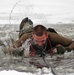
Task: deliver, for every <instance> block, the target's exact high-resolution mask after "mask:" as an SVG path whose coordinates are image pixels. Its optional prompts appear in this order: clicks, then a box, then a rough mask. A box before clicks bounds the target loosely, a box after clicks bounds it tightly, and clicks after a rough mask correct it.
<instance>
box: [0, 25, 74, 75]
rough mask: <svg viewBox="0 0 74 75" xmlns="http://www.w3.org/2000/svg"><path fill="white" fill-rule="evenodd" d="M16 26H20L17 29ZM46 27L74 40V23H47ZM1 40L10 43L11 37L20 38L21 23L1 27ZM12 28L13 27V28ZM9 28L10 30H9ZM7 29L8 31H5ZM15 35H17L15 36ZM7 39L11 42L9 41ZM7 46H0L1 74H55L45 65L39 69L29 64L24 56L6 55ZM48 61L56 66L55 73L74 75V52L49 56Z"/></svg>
mask: <svg viewBox="0 0 74 75" xmlns="http://www.w3.org/2000/svg"><path fill="white" fill-rule="evenodd" d="M16 27H18V28H17V29H16ZM46 27H51V28H54V29H55V30H56V31H57V32H58V33H59V34H61V35H63V36H65V37H69V38H71V39H73V40H74V35H73V34H74V25H73V24H67V25H66V24H61V25H59V24H55V25H46ZM0 28H1V30H0V35H1V36H0V37H1V38H0V40H2V41H3V42H4V43H5V45H7V44H8V43H10V42H11V41H9V39H11V37H12V38H14V39H18V37H17V36H18V32H16V31H17V30H18V29H19V25H4V26H1V27H0ZM11 28H12V29H11ZM7 29H9V30H7ZM5 31H6V32H5ZM14 35H15V36H14ZM7 40H8V41H9V42H7ZM5 49H6V48H5V46H3V45H1V46H0V71H1V72H0V74H4V73H6V74H10V73H12V74H13V73H16V74H18V75H19V74H20V75H26V74H27V75H53V74H52V72H51V68H49V69H47V68H45V67H43V68H42V69H37V68H36V67H34V66H33V65H29V59H28V58H23V57H13V56H10V55H5V54H4V53H3V50H5ZM41 60H42V59H41V58H39V59H38V61H40V62H41V63H42V64H44V62H43V61H41ZM46 60H47V63H48V64H49V65H52V67H54V70H55V73H57V74H58V75H74V52H73V51H71V52H66V53H65V54H64V55H63V56H60V57H59V56H54V57H53V58H51V57H50V56H48V58H46Z"/></svg>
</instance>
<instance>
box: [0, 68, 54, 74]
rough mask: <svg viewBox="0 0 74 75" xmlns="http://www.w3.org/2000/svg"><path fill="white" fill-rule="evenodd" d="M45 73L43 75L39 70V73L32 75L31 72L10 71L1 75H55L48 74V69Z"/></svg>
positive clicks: (2, 72)
mask: <svg viewBox="0 0 74 75" xmlns="http://www.w3.org/2000/svg"><path fill="white" fill-rule="evenodd" d="M43 71H44V72H45V73H46V74H44V73H43V74H42V72H41V69H38V72H37V73H31V72H28V73H27V72H17V71H14V70H12V71H11V70H9V71H6V70H4V71H1V72H0V75H53V74H52V73H50V72H48V71H49V70H48V69H43Z"/></svg>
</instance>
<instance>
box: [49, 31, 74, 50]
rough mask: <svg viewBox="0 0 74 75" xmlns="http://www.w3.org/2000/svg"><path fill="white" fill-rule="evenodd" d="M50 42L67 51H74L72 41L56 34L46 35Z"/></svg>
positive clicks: (73, 42)
mask: <svg viewBox="0 0 74 75" xmlns="http://www.w3.org/2000/svg"><path fill="white" fill-rule="evenodd" d="M48 34H49V36H50V39H51V41H52V42H54V43H56V44H61V45H62V46H64V47H66V48H67V49H69V50H74V41H73V40H71V39H68V38H65V37H63V36H61V35H59V34H56V33H50V32H49V33H48Z"/></svg>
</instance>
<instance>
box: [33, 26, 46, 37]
mask: <svg viewBox="0 0 74 75" xmlns="http://www.w3.org/2000/svg"><path fill="white" fill-rule="evenodd" d="M46 31H47V28H46V27H45V26H43V25H36V26H35V27H34V29H33V32H34V33H35V34H36V35H37V36H42V35H43V34H44V33H46Z"/></svg>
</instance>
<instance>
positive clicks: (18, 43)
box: [13, 33, 31, 47]
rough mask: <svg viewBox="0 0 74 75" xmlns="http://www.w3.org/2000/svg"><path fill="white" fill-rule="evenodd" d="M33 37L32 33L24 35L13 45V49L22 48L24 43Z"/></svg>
mask: <svg viewBox="0 0 74 75" xmlns="http://www.w3.org/2000/svg"><path fill="white" fill-rule="evenodd" d="M30 36H31V33H25V34H24V35H22V36H21V38H19V39H18V40H17V41H15V42H14V43H13V47H20V46H21V45H22V43H23V42H25V41H26V39H28V38H29V37H30Z"/></svg>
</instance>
